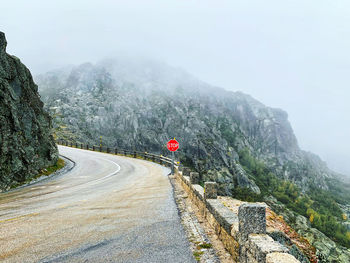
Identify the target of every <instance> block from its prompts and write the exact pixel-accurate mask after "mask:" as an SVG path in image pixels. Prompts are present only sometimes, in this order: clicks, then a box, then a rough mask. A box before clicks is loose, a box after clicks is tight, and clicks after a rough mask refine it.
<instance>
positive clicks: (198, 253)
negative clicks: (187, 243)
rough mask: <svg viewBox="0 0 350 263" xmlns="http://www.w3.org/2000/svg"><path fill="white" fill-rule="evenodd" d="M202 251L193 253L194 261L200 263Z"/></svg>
mask: <svg viewBox="0 0 350 263" xmlns="http://www.w3.org/2000/svg"><path fill="white" fill-rule="evenodd" d="M203 253H204V252H203V251H196V252H193V256H194V257H195V259H196V260H197V261H200V260H201V256H202V255H203Z"/></svg>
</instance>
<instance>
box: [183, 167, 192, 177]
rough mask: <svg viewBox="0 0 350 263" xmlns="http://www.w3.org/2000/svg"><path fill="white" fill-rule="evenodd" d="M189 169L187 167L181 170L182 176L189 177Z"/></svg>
mask: <svg viewBox="0 0 350 263" xmlns="http://www.w3.org/2000/svg"><path fill="white" fill-rule="evenodd" d="M190 172H191V169H190V168H188V167H183V168H182V176H190Z"/></svg>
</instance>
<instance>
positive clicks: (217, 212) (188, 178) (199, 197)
mask: <svg viewBox="0 0 350 263" xmlns="http://www.w3.org/2000/svg"><path fill="white" fill-rule="evenodd" d="M181 170H182V172H180V171H179V170H176V179H177V180H178V181H179V182H180V183H181V185H182V187H183V188H184V190H185V191H186V193H187V194H188V197H189V198H190V199H191V200H192V201H193V202H194V204H195V205H196V206H197V207H198V208H199V211H200V213H201V214H202V215H203V217H204V218H205V219H206V220H207V221H208V222H209V224H210V225H211V226H212V227H213V228H214V229H215V231H216V234H217V235H218V237H219V238H220V240H221V241H222V243H223V244H224V246H225V248H226V249H227V251H229V252H230V254H231V255H232V257H233V259H234V260H235V261H236V262H240V263H265V262H267V263H297V262H300V261H298V260H297V259H296V258H295V257H294V256H292V255H290V254H288V249H287V248H286V247H284V246H282V245H281V244H280V243H278V242H276V241H274V240H273V239H272V238H271V237H270V236H268V235H267V234H266V206H265V205H264V204H260V203H249V204H243V205H241V206H240V207H239V209H238V213H235V212H233V211H231V210H230V209H228V208H227V207H226V206H224V205H223V203H222V202H221V201H220V200H218V199H217V185H216V183H214V182H206V183H205V185H204V188H203V187H202V186H200V185H199V184H197V183H198V182H199V175H198V174H197V173H194V172H191V171H190V169H189V168H187V167H183V168H182V169H181Z"/></svg>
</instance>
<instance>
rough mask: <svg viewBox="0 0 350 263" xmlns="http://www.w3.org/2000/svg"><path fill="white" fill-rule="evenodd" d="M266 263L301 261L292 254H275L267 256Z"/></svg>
mask: <svg viewBox="0 0 350 263" xmlns="http://www.w3.org/2000/svg"><path fill="white" fill-rule="evenodd" d="M266 263H300V261H299V260H297V259H296V258H295V257H293V256H292V255H290V254H287V253H280V252H273V253H270V254H268V255H267V256H266Z"/></svg>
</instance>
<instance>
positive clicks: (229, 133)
mask: <svg viewBox="0 0 350 263" xmlns="http://www.w3.org/2000/svg"><path fill="white" fill-rule="evenodd" d="M36 81H37V83H38V85H39V89H40V94H41V96H42V99H43V100H44V102H45V104H46V107H47V109H49V110H50V111H51V112H52V114H53V116H54V127H55V130H56V136H57V137H58V138H60V139H66V140H73V141H78V142H88V143H89V144H99V140H100V136H102V143H103V144H104V145H108V146H110V147H119V148H128V149H136V150H141V151H149V152H155V153H161V154H164V155H167V154H168V152H167V150H166V142H167V141H168V140H169V139H170V138H174V137H175V138H176V139H177V140H178V141H179V143H180V149H179V150H178V152H177V153H176V157H177V158H178V159H179V160H180V161H181V163H182V164H183V165H185V166H190V167H192V168H193V169H195V170H197V171H198V172H199V173H200V175H201V180H202V181H216V182H218V184H219V191H220V194H222V195H229V196H234V197H236V198H240V199H245V200H253V201H262V200H264V201H266V200H267V202H270V205H271V206H273V205H276V207H277V206H278V207H280V206H281V205H283V207H284V208H285V209H290V210H291V211H293V212H295V213H296V214H295V215H293V216H292V217H290V220H289V221H290V222H293V221H295V219H296V217H297V216H298V215H302V216H304V217H306V218H308V219H309V228H311V227H316V228H317V229H319V230H321V231H322V232H323V233H326V234H327V235H328V236H329V237H330V238H332V239H333V240H334V241H336V242H338V243H339V244H341V245H343V246H348V247H350V232H347V229H346V224H345V223H346V222H345V221H347V218H346V219H344V213H345V210H344V209H343V208H342V207H343V206H344V205H345V206H346V205H348V204H350V191H349V189H350V187H349V188H347V187H348V186H346V185H343V184H342V183H341V182H340V181H339V180H338V179H337V178H338V174H336V173H334V172H333V171H331V170H330V169H328V167H327V165H326V163H324V162H323V161H322V160H321V159H320V158H319V157H318V156H316V155H315V154H312V153H309V152H305V151H302V150H301V149H300V148H299V146H298V142H297V139H296V137H295V135H294V133H293V130H292V127H291V125H290V123H289V121H288V115H287V113H286V112H284V111H283V110H281V109H275V108H270V107H267V106H265V105H263V104H262V103H260V102H259V101H257V100H255V99H254V98H252V97H251V96H249V95H246V94H243V93H242V92H231V91H226V90H224V89H222V88H219V87H214V86H212V85H209V84H207V83H204V82H202V81H200V80H197V79H196V78H195V77H193V76H191V75H190V74H188V73H187V72H185V71H183V70H181V69H178V68H174V67H171V66H168V65H166V64H164V63H162V62H157V61H152V60H148V59H133V58H117V59H109V60H104V61H101V62H99V63H97V64H96V65H93V64H90V63H85V64H82V65H80V66H77V67H73V68H63V69H61V70H56V71H51V72H48V73H46V74H42V75H39V76H37V77H36ZM271 200H272V201H271ZM273 200H275V201H276V202H274V201H273ZM311 215H312V220H310V218H311ZM330 227H332V231H328V230H327V229H330ZM347 233H349V234H347ZM347 235H348V236H347ZM316 240H317V239H316ZM314 243H315V242H314ZM344 249H345V248H344ZM345 250H346V249H345ZM345 250H344V251H345ZM341 251H343V250H341ZM337 253H338V252H337ZM341 253H342V252H341ZM327 256H329V255H327ZM349 259H350V252H349Z"/></svg>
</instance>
